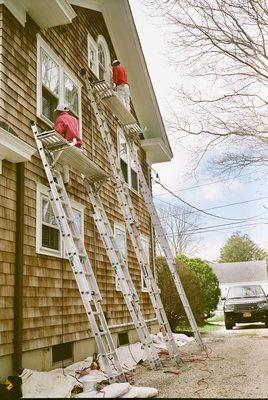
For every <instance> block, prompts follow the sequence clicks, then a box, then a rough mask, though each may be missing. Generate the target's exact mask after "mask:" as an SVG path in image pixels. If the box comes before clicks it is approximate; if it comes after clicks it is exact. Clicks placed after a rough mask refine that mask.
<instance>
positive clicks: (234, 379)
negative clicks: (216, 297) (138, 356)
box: [135, 324, 268, 399]
mask: <svg viewBox="0 0 268 400" xmlns="http://www.w3.org/2000/svg"><path fill="white" fill-rule="evenodd" d="M203 339H204V343H205V344H206V346H208V348H210V349H211V350H212V352H211V354H210V355H209V358H208V359H207V360H206V361H204V362H203V361H185V362H183V364H182V366H181V367H180V368H178V370H179V375H173V374H171V373H164V371H165V370H167V369H169V370H170V369H172V370H175V368H170V367H169V368H163V369H162V370H158V371H151V370H149V369H147V368H145V367H144V366H142V365H141V366H139V367H138V368H137V369H136V371H135V385H137V386H152V387H155V388H157V389H158V390H159V395H158V397H162V398H189V397H190V398H197V399H198V398H221V399H226V398H233V399H234V398H253V399H261V398H265V399H267V398H268V329H265V328H264V325H263V324H255V325H253V324H252V325H245V324H240V325H237V326H236V327H235V328H234V329H233V330H232V331H226V330H225V328H224V327H223V326H222V327H221V328H220V330H218V331H216V332H213V333H210V334H207V335H205V336H203ZM180 349H181V351H182V357H183V358H184V359H186V358H189V354H190V353H195V354H196V355H197V354H199V356H193V357H192V358H198V357H199V358H200V353H199V352H198V350H197V347H196V344H195V343H193V342H192V343H190V344H187V345H186V346H183V347H181V348H180ZM186 353H187V354H186Z"/></svg>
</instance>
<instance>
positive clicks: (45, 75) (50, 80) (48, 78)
mask: <svg viewBox="0 0 268 400" xmlns="http://www.w3.org/2000/svg"><path fill="white" fill-rule="evenodd" d="M41 65H42V84H43V85H45V86H46V87H47V88H48V89H49V90H50V91H51V92H52V93H54V94H55V95H56V96H57V97H58V96H59V66H58V65H57V64H56V63H55V61H53V60H52V59H51V58H50V57H49V56H48V55H47V54H46V53H45V51H44V50H43V49H41Z"/></svg>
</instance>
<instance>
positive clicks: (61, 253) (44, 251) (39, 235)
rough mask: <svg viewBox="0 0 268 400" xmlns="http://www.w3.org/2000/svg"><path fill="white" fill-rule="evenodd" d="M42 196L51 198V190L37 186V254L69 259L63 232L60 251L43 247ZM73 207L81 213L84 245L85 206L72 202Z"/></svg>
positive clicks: (39, 184)
mask: <svg viewBox="0 0 268 400" xmlns="http://www.w3.org/2000/svg"><path fill="white" fill-rule="evenodd" d="M42 196H43V197H44V196H45V197H49V188H48V187H47V186H45V185H42V184H41V183H37V185H36V245H35V246H36V253H38V254H44V255H48V256H54V257H60V258H67V257H66V254H65V252H64V245H63V240H62V235H61V231H60V230H59V232H60V246H59V247H60V248H59V250H53V249H49V248H47V247H42ZM71 205H72V207H73V208H74V209H75V210H77V211H79V212H81V230H82V240H83V243H84V236H85V235H84V208H85V207H84V206H83V205H82V204H81V203H78V202H77V201H74V200H71Z"/></svg>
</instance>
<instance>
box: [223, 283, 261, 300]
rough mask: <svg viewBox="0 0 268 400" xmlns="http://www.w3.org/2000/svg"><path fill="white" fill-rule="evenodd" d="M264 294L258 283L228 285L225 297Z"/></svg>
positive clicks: (233, 297)
mask: <svg viewBox="0 0 268 400" xmlns="http://www.w3.org/2000/svg"><path fill="white" fill-rule="evenodd" d="M260 296H264V292H263V290H262V288H261V286H260V285H250V286H233V287H230V289H229V291H228V294H227V298H228V299H240V298H242V297H260Z"/></svg>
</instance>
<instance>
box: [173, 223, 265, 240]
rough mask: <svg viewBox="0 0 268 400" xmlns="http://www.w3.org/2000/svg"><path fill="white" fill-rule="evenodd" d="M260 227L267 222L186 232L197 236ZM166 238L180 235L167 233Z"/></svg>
mask: <svg viewBox="0 0 268 400" xmlns="http://www.w3.org/2000/svg"><path fill="white" fill-rule="evenodd" d="M260 225H267V222H256V223H254V224H246V225H237V226H229V227H224V228H219V229H210V230H201V232H200V231H197V230H192V231H187V234H189V235H197V234H198V235H200V234H203V233H210V232H211V233H215V232H223V231H227V230H230V229H235V228H248V227H257V226H260ZM166 236H167V237H170V236H180V233H167V234H166Z"/></svg>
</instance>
